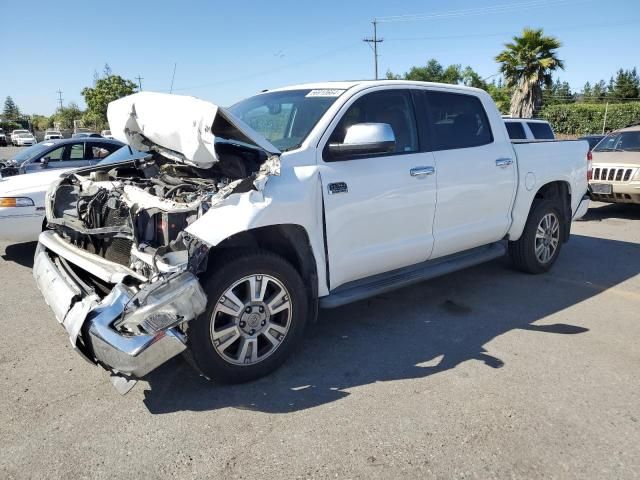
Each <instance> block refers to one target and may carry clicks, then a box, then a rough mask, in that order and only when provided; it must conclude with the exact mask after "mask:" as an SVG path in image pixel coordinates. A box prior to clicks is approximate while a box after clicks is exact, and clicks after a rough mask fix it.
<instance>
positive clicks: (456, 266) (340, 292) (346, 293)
mask: <svg viewBox="0 0 640 480" xmlns="http://www.w3.org/2000/svg"><path fill="white" fill-rule="evenodd" d="M506 252H507V247H506V244H505V242H496V243H492V244H490V245H485V246H483V247H478V248H473V249H471V250H467V251H465V252H461V253H455V254H453V255H447V256H446V257H442V258H437V259H435V260H427V261H426V262H422V263H419V264H417V265H410V266H408V267H404V268H400V269H398V270H392V271H391V272H386V273H381V274H378V275H374V276H372V277H368V278H363V279H362V280H355V281H353V282H349V283H346V284H344V285H341V286H340V287H338V288H337V289H335V290H334V291H332V292H331V293H330V294H329V295H327V296H326V297H321V298H320V307H321V308H335V307H340V306H342V305H346V304H347V303H352V302H357V301H358V300H363V299H365V298H369V297H373V296H375V295H380V294H382V293H386V292H390V291H392V290H396V289H398V288H402V287H406V286H407V285H411V284H414V283H417V282H422V281H424V280H430V279H432V278H436V277H440V276H441V275H446V274H448V273H452V272H455V271H458V270H462V269H464V268H468V267H473V266H474V265H478V264H480V263H484V262H488V261H490V260H493V259H495V258H498V257H502V256H503V255H504V254H505V253H506Z"/></svg>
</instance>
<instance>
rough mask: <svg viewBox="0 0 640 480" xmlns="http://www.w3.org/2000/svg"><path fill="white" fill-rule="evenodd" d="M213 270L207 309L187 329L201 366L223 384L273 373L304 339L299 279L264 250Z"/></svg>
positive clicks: (302, 292) (207, 285) (207, 287)
mask: <svg viewBox="0 0 640 480" xmlns="http://www.w3.org/2000/svg"><path fill="white" fill-rule="evenodd" d="M212 270H213V271H212V272H211V273H210V275H211V277H210V278H209V279H208V280H207V281H206V283H205V285H204V288H205V291H206V293H207V297H208V302H207V309H206V310H205V312H204V313H203V314H202V315H200V316H199V317H198V318H197V319H195V320H193V321H192V322H191V325H189V330H188V341H189V344H190V347H191V352H192V354H193V359H194V360H195V363H196V365H197V366H198V368H199V369H200V371H201V372H202V373H203V374H204V375H205V376H206V377H208V378H210V379H212V380H216V381H219V382H222V383H241V382H247V381H250V380H254V379H257V378H259V377H262V376H264V375H267V374H269V373H271V372H272V371H274V370H275V369H277V368H278V367H279V366H280V365H281V364H282V363H283V362H284V361H285V360H286V358H287V357H288V356H289V355H290V354H291V353H292V351H293V350H294V349H295V347H296V346H297V345H298V344H299V343H300V342H301V340H302V337H303V333H304V330H305V326H306V322H307V311H308V308H307V295H306V291H305V288H304V284H303V282H302V279H301V278H300V275H299V274H298V272H297V271H296V269H295V268H293V266H292V265H291V264H289V263H288V262H287V261H286V260H285V259H283V258H282V257H279V256H278V255H274V254H272V253H270V252H265V251H253V252H240V253H237V254H234V255H230V256H228V257H227V258H226V259H225V260H224V261H223V262H221V263H219V264H218V265H216V266H215V267H214V268H213V269H212Z"/></svg>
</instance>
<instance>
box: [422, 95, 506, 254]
mask: <svg viewBox="0 0 640 480" xmlns="http://www.w3.org/2000/svg"><path fill="white" fill-rule="evenodd" d="M425 96H426V110H427V111H426V121H427V127H428V130H429V132H430V136H431V145H432V149H433V151H434V155H435V161H436V171H437V173H436V176H437V182H438V193H437V208H436V214H435V219H434V224H433V235H434V245H433V253H432V255H431V258H437V257H442V256H444V255H449V254H452V253H457V252H460V251H463V250H467V249H470V248H473V247H478V246H481V245H486V244H488V243H492V242H495V241H498V240H500V239H501V238H503V237H504V235H505V234H506V233H507V230H508V228H509V226H510V224H511V205H512V203H513V199H514V196H515V190H516V181H517V175H516V163H515V158H514V155H515V154H514V151H513V147H512V146H511V142H510V141H509V139H508V138H507V136H506V130H505V127H504V124H503V121H502V118H501V117H500V115H499V113H498V111H497V110H496V108H495V106H494V105H493V104H492V102H491V99H490V98H489V97H488V96H487V97H486V98H485V97H484V96H480V95H475V94H473V93H462V92H461V93H454V92H451V91H437V90H429V91H426V92H425ZM487 109H491V110H490V115H487Z"/></svg>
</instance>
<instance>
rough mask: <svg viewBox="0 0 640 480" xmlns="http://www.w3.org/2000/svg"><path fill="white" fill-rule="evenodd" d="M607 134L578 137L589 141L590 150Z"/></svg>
mask: <svg viewBox="0 0 640 480" xmlns="http://www.w3.org/2000/svg"><path fill="white" fill-rule="evenodd" d="M604 137H605V136H604V135H597V134H594V135H584V136H582V137H580V138H578V140H586V141H587V142H588V143H589V150H593V147H595V146H596V145H597V144H598V143H600V140H602V139H603V138H604Z"/></svg>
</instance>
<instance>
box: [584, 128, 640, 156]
mask: <svg viewBox="0 0 640 480" xmlns="http://www.w3.org/2000/svg"><path fill="white" fill-rule="evenodd" d="M593 151H594V152H639V151H640V130H637V131H632V132H614V133H610V134H609V135H607V136H606V137H604V138H603V139H602V141H601V142H600V143H598V145H597V146H596V148H594V149H593Z"/></svg>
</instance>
